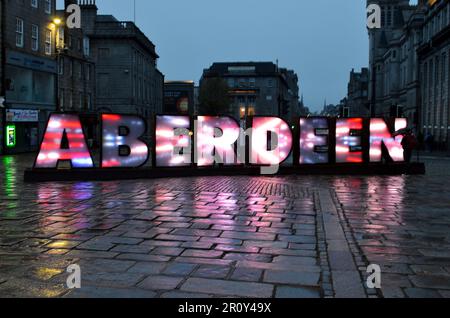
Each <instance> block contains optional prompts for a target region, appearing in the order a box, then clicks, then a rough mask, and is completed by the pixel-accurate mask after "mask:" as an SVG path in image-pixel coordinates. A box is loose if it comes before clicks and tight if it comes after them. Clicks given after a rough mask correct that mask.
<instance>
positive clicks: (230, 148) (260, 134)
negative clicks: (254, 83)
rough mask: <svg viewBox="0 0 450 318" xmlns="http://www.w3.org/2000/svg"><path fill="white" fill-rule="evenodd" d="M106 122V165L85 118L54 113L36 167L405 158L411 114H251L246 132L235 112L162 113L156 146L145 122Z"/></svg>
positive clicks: (107, 117)
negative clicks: (293, 118) (94, 149)
mask: <svg viewBox="0 0 450 318" xmlns="http://www.w3.org/2000/svg"><path fill="white" fill-rule="evenodd" d="M100 119H101V120H100V121H101V152H100V161H99V167H97V168H96V167H95V166H94V160H93V156H92V154H91V153H90V151H89V148H88V146H87V143H86V138H85V135H84V133H83V128H82V124H81V122H80V118H79V116H78V115H77V114H69V113H64V114H58V113H55V114H52V115H51V116H50V118H49V120H48V124H47V129H46V132H45V134H44V138H43V141H42V143H41V147H40V150H39V154H38V156H37V158H36V161H35V165H34V169H33V170H34V171H39V170H42V171H43V170H45V169H47V171H48V170H49V169H54V170H55V169H56V168H58V167H59V164H60V163H61V162H64V163H66V164H67V165H66V166H68V163H70V168H71V170H77V171H85V170H89V169H96V170H102V171H113V170H114V169H118V168H120V169H121V170H122V171H123V170H124V169H125V170H127V171H132V170H136V169H135V168H140V167H143V166H145V165H146V164H148V162H149V158H150V155H151V157H152V166H153V170H156V169H157V168H161V169H163V168H176V167H179V168H184V169H187V168H197V169H199V170H201V169H202V168H208V167H209V168H217V169H218V170H220V167H222V168H224V169H225V168H234V169H239V168H241V169H242V168H243V167H251V168H254V167H257V168H258V169H261V174H276V173H277V172H278V171H279V169H280V165H281V164H282V163H283V162H285V161H287V160H288V158H292V159H289V160H290V162H291V164H290V167H291V169H295V168H300V167H313V166H321V165H322V166H323V165H328V166H330V165H332V166H336V167H337V166H343V165H350V164H353V166H357V165H363V164H373V163H382V162H383V161H384V162H403V161H404V157H403V147H402V145H401V142H402V137H401V136H395V134H394V133H395V132H396V131H399V130H402V129H404V128H406V127H407V124H408V123H407V120H406V119H404V118H397V119H388V120H385V119H381V118H372V119H363V118H325V117H308V118H300V119H298V121H297V123H296V124H294V125H293V126H291V125H290V124H288V123H287V122H286V121H284V120H282V119H280V118H277V117H252V118H250V119H249V120H248V123H247V127H250V128H249V129H247V130H246V131H244V130H243V129H242V128H241V125H240V124H239V123H238V122H237V121H236V120H235V119H233V118H231V117H215V116H197V117H195V118H190V117H188V116H169V115H158V116H156V117H155V119H154V123H153V127H154V131H153V134H152V136H153V143H152V145H153V147H152V148H150V146H149V144H147V143H146V142H144V141H143V137H144V136H145V135H146V134H148V127H147V123H146V120H145V119H143V118H141V117H138V116H132V115H121V114H102V115H101V118H100ZM383 159H384V160H383ZM138 170H140V169H138Z"/></svg>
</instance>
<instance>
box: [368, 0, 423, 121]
mask: <svg viewBox="0 0 450 318" xmlns="http://www.w3.org/2000/svg"><path fill="white" fill-rule="evenodd" d="M372 3H374V4H378V5H380V7H381V28H380V29H369V43H370V44H369V45H370V47H369V54H370V55H369V92H368V95H369V101H370V104H369V105H370V114H371V115H372V116H385V117H389V116H404V117H407V118H409V120H410V122H411V123H414V124H417V123H418V116H417V107H418V103H419V90H420V88H419V77H418V68H417V65H418V57H417V53H416V51H417V48H418V47H419V46H420V43H421V40H422V22H423V13H422V10H421V7H422V6H421V5H418V6H416V5H410V4H409V0H368V1H367V4H372Z"/></svg>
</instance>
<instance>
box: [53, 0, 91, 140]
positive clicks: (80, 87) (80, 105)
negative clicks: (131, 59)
mask: <svg viewBox="0 0 450 318" xmlns="http://www.w3.org/2000/svg"><path fill="white" fill-rule="evenodd" d="M71 4H77V1H76V0H65V1H64V5H65V8H67V7H68V6H69V5H71ZM57 15H58V17H60V19H61V21H62V22H61V25H60V26H59V27H58V30H57V35H56V52H57V54H56V55H57V56H56V59H57V64H58V87H57V89H58V91H57V94H58V110H59V111H62V112H64V111H69V112H73V111H75V112H78V113H79V114H80V118H81V121H82V124H83V127H84V129H85V133H86V138H87V139H88V140H92V141H94V140H96V139H97V134H98V131H97V128H98V120H97V111H96V104H95V61H94V58H93V56H92V52H91V47H90V38H89V37H88V36H87V35H86V34H85V32H84V29H83V28H80V29H77V28H72V29H71V28H68V27H67V26H66V25H65V23H64V21H66V20H67V13H66V12H65V10H58V11H57Z"/></svg>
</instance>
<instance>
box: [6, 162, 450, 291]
mask: <svg viewBox="0 0 450 318" xmlns="http://www.w3.org/2000/svg"><path fill="white" fill-rule="evenodd" d="M32 159H33V158H32V157H31V156H12V157H0V297H1V296H3V297H177V298H195V297H229V296H230V297H263V298H264V297H283V298H285V297H294V298H297V297H299V298H303V297H383V296H384V297H450V231H449V229H450V193H449V191H450V190H449V188H448V185H449V184H450V182H449V178H450V160H448V159H445V158H442V159H431V158H426V162H427V166H428V170H429V173H428V175H427V176H408V177H406V176H398V177H317V176H316V177H313V176H311V177H307V176H306V177H305V176H302V177H259V178H258V177H256V178H255V177H221V178H219V177H210V178H186V179H165V180H144V181H142V180H140V181H121V182H97V183H96V182H77V183H75V182H68V183H41V184H24V183H23V182H22V177H23V169H24V168H25V167H28V166H29V165H30V164H31V162H32ZM71 264H78V265H80V267H81V272H82V273H81V278H82V288H81V289H78V290H68V289H67V287H66V279H67V277H68V275H69V274H68V273H67V272H66V268H67V267H68V266H69V265H71ZM369 264H378V265H380V266H381V268H382V289H381V290H378V291H377V290H370V289H367V288H366V286H365V280H366V277H367V274H366V268H367V266H368V265H369Z"/></svg>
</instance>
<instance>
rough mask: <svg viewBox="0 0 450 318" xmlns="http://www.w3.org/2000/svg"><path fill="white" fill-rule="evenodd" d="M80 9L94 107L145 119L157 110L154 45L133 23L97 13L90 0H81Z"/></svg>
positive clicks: (160, 84) (160, 81) (159, 94)
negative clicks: (89, 59) (93, 87)
mask: <svg viewBox="0 0 450 318" xmlns="http://www.w3.org/2000/svg"><path fill="white" fill-rule="evenodd" d="M81 12H82V27H83V31H84V33H85V35H86V36H87V37H88V38H89V39H90V54H92V58H93V60H94V61H95V79H96V97H95V103H96V107H97V110H98V111H99V112H114V113H123V114H136V115H140V116H143V117H145V118H150V117H151V115H152V114H154V113H159V112H161V111H162V109H163V91H164V76H163V74H162V73H161V72H160V71H159V70H158V69H157V60H158V58H159V56H158V55H157V54H156V51H155V45H154V44H153V43H152V42H151V41H150V40H149V39H148V38H147V37H146V36H145V34H144V33H142V31H141V30H140V29H139V28H138V27H137V26H136V25H135V24H134V23H133V22H128V21H118V20H117V19H116V18H114V17H113V16H110V15H97V6H96V5H95V1H93V0H87V1H82V2H81Z"/></svg>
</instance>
